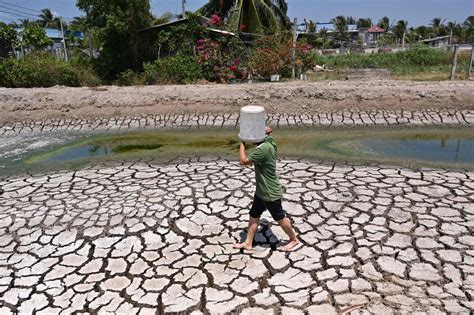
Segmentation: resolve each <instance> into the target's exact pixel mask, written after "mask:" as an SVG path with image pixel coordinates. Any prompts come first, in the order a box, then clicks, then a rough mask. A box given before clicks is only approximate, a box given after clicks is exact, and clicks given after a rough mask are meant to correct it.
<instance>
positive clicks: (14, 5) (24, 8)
mask: <svg viewBox="0 0 474 315" xmlns="http://www.w3.org/2000/svg"><path fill="white" fill-rule="evenodd" d="M0 2H1V3H3V4H6V5H9V6H12V7H17V8H20V9H23V10H28V11H31V12H35V13H41V11H36V10H32V9H30V8H26V7H22V6H19V5H17V4H12V3H8V2H5V1H2V0H0Z"/></svg>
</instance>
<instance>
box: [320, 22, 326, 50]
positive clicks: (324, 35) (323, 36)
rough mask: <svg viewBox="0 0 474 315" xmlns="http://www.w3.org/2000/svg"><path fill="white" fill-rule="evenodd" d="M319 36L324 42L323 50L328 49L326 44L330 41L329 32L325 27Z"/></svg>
mask: <svg viewBox="0 0 474 315" xmlns="http://www.w3.org/2000/svg"><path fill="white" fill-rule="evenodd" d="M319 35H320V36H321V39H322V41H323V47H322V48H323V49H324V48H326V44H327V40H328V30H327V28H325V27H323V28H322V29H321V30H320V31H319Z"/></svg>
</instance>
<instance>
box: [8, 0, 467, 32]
mask: <svg viewBox="0 0 474 315" xmlns="http://www.w3.org/2000/svg"><path fill="white" fill-rule="evenodd" d="M150 2H151V6H152V11H153V13H154V14H155V15H158V16H159V15H161V14H163V13H164V12H171V13H173V14H175V13H180V12H181V0H151V1H150ZM186 2H187V5H186V6H187V10H188V11H195V10H197V9H198V8H200V7H201V6H202V5H203V4H204V3H206V2H207V1H206V0H186ZM287 3H288V7H289V9H288V16H289V17H290V18H291V19H293V18H295V17H296V18H298V20H299V21H303V19H304V18H306V19H307V20H310V19H311V20H313V21H316V22H328V21H329V20H330V19H331V18H333V17H335V16H338V15H344V16H353V17H356V18H361V17H364V18H365V17H369V18H372V21H373V22H374V23H376V22H377V21H378V20H379V19H380V18H382V17H383V16H388V17H389V18H390V21H392V22H394V21H397V20H401V19H403V20H407V21H408V26H415V27H416V26H419V25H428V24H429V23H430V21H431V20H432V19H433V18H434V17H441V18H442V19H446V21H456V22H463V21H464V20H465V19H466V17H468V16H469V15H474V0H287ZM8 4H13V5H16V6H21V7H24V8H26V9H23V8H19V7H13V6H11V5H8ZM75 4H76V0H0V21H4V22H7V23H8V22H10V21H11V20H13V19H17V18H22V19H24V18H26V17H30V18H32V17H31V16H29V15H25V13H30V14H33V15H35V14H37V13H35V12H37V11H39V10H41V9H43V8H50V9H51V10H52V11H55V12H57V13H58V14H59V15H61V16H63V17H65V18H66V20H67V18H72V17H74V16H79V15H83V14H84V13H83V12H81V11H79V10H78V9H77V8H76V6H75ZM5 7H8V8H9V9H6V8H5ZM13 8H15V10H17V11H12V10H11V9H13ZM27 9H29V10H27ZM2 11H4V12H2ZM5 11H8V12H10V13H6V12H5ZM19 11H21V12H19Z"/></svg>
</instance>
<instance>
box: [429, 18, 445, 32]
mask: <svg viewBox="0 0 474 315" xmlns="http://www.w3.org/2000/svg"><path fill="white" fill-rule="evenodd" d="M430 26H431V31H432V34H431V35H432V36H433V37H435V36H440V35H441V30H442V29H443V19H442V18H440V17H435V18H434V19H432V20H431V22H430Z"/></svg>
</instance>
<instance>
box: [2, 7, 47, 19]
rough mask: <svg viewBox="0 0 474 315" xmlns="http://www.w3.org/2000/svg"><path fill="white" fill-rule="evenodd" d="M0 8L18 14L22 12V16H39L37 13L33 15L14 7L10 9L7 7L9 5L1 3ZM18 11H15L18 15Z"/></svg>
mask: <svg viewBox="0 0 474 315" xmlns="http://www.w3.org/2000/svg"><path fill="white" fill-rule="evenodd" d="M0 8H3V9H5V10H9V11H13V12H18V13H20V14H22V15H23V16H31V17H33V16H34V17H36V18H39V17H40V16H39V15H33V14H30V13H28V12H24V11H20V10H15V9H12V8H9V7H6V6H3V5H0ZM18 13H15V14H17V15H18Z"/></svg>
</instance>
